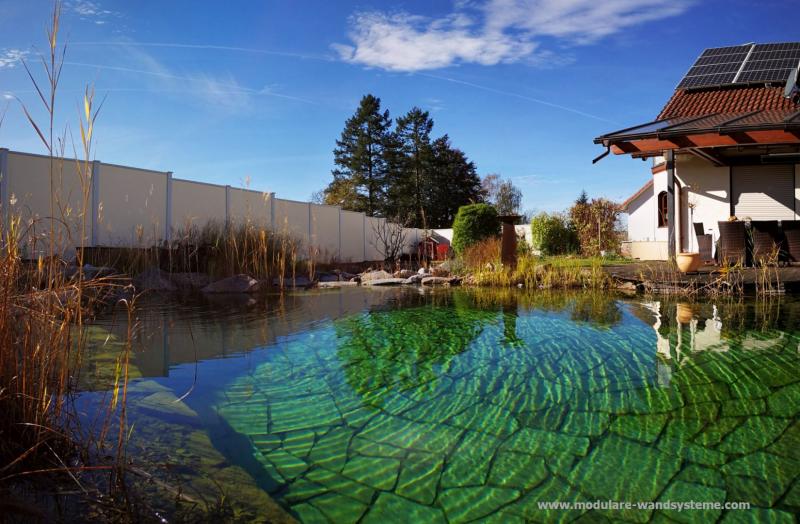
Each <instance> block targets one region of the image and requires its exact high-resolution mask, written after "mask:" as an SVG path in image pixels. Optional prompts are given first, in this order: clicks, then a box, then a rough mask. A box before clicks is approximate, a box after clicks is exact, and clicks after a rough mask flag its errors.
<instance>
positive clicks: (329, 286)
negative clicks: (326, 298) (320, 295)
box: [318, 281, 358, 288]
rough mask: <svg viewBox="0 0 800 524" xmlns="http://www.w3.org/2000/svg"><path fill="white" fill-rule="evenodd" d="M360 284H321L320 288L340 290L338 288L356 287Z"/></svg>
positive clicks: (351, 282)
mask: <svg viewBox="0 0 800 524" xmlns="http://www.w3.org/2000/svg"><path fill="white" fill-rule="evenodd" d="M356 286H358V282H353V281H350V282H320V283H319V285H318V287H321V288H338V287H356Z"/></svg>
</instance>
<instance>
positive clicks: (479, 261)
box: [462, 237, 500, 270]
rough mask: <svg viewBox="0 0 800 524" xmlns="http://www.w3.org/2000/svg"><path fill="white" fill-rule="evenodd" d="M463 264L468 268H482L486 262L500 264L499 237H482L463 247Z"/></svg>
mask: <svg viewBox="0 0 800 524" xmlns="http://www.w3.org/2000/svg"><path fill="white" fill-rule="evenodd" d="M462 258H463V259H464V265H465V266H466V267H467V268H470V269H477V270H480V269H484V268H485V267H486V265H487V264H493V265H498V266H499V264H500V239H499V238H497V237H490V238H484V239H483V240H481V241H480V242H477V243H475V244H473V245H471V246H469V247H467V248H465V249H464V254H463V255H462Z"/></svg>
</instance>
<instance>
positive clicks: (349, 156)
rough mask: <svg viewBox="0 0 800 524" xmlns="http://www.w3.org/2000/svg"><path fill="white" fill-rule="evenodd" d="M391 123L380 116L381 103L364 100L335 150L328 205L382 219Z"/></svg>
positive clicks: (346, 126)
mask: <svg viewBox="0 0 800 524" xmlns="http://www.w3.org/2000/svg"><path fill="white" fill-rule="evenodd" d="M391 125H392V120H391V119H390V118H389V111H388V110H386V111H383V112H381V100H380V98H376V97H374V96H372V95H366V96H364V97H363V98H362V99H361V103H360V104H359V107H358V109H357V110H356V112H355V114H354V115H353V116H352V117H350V118H349V119H348V120H347V122H345V126H344V130H343V131H342V135H341V137H340V138H339V140H337V141H336V149H334V150H333V154H334V163H335V164H336V168H335V169H334V170H333V171H332V174H333V181H332V182H331V183H330V185H329V186H328V187H327V188H326V189H325V201H326V203H329V204H336V205H340V206H342V208H344V209H348V210H351V211H362V212H364V213H367V214H368V215H371V216H381V215H384V214H385V211H386V185H387V164H386V156H387V154H386V147H387V145H390V143H391V142H390V140H389V138H390V135H391Z"/></svg>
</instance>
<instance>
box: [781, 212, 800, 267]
mask: <svg viewBox="0 0 800 524" xmlns="http://www.w3.org/2000/svg"><path fill="white" fill-rule="evenodd" d="M781 225H782V226H783V227H782V229H783V236H784V239H785V241H784V244H783V246H784V250H785V253H786V258H787V260H788V261H789V262H790V263H794V264H797V263H800V220H784V221H782V222H781Z"/></svg>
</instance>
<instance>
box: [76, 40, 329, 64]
mask: <svg viewBox="0 0 800 524" xmlns="http://www.w3.org/2000/svg"><path fill="white" fill-rule="evenodd" d="M69 45H70V46H112V45H113V46H127V47H169V48H176V49H205V50H213V51H233V52H239V53H253V54H258V55H271V56H285V57H290V58H302V59H306V60H323V61H326V62H330V61H331V60H332V59H331V58H330V57H328V56H325V55H313V54H305V53H293V52H290V51H271V50H269V49H257V48H253V47H237V46H227V45H212V44H181V43H177V42H135V41H132V42H125V41H109V42H70V44H69Z"/></svg>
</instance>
